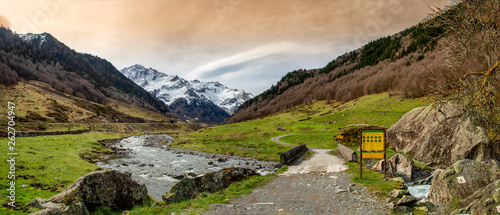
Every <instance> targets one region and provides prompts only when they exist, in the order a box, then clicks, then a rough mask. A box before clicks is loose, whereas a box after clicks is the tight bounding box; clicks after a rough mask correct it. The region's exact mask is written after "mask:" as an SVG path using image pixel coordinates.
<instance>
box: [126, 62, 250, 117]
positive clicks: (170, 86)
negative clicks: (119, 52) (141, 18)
mask: <svg viewBox="0 0 500 215" xmlns="http://www.w3.org/2000/svg"><path fill="white" fill-rule="evenodd" d="M121 73H122V74H124V75H125V76H126V77H127V78H129V79H130V80H132V81H134V82H135V83H136V84H138V85H139V86H141V87H142V88H144V89H145V90H146V91H148V92H149V93H151V94H152V95H154V96H155V97H157V98H159V99H160V100H161V101H163V102H164V103H165V104H167V105H169V107H170V109H171V110H173V111H174V112H176V113H177V114H178V115H180V116H185V117H186V118H191V119H198V120H199V121H201V122H206V123H217V124H218V123H220V122H222V121H223V120H225V119H226V118H227V117H229V116H230V115H231V114H233V113H234V112H235V111H236V110H237V108H238V107H239V106H240V105H241V104H243V103H244V102H245V101H247V100H248V99H250V98H253V95H252V94H249V93H246V92H245V91H240V90H236V89H229V88H228V87H226V86H224V85H222V84H220V83H218V82H201V81H198V80H193V81H187V80H185V79H183V78H181V77H179V76H174V75H167V74H165V73H161V72H158V71H157V70H155V69H152V68H146V67H144V66H142V65H133V66H130V67H128V68H124V69H122V70H121Z"/></svg>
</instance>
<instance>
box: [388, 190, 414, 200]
mask: <svg viewBox="0 0 500 215" xmlns="http://www.w3.org/2000/svg"><path fill="white" fill-rule="evenodd" d="M404 195H410V192H409V191H408V190H392V191H391V192H389V196H390V197H392V198H395V199H397V198H401V197H403V196H404Z"/></svg>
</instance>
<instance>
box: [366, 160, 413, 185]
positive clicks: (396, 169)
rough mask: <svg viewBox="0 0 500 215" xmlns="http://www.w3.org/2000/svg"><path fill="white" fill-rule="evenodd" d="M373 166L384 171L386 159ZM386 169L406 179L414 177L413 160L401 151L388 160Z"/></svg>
mask: <svg viewBox="0 0 500 215" xmlns="http://www.w3.org/2000/svg"><path fill="white" fill-rule="evenodd" d="M373 168H374V169H376V170H379V171H384V160H381V161H379V162H377V164H375V166H373ZM386 169H387V172H388V173H390V174H393V175H397V176H401V177H403V179H405V181H409V180H412V179H413V161H412V160H411V159H409V158H407V157H405V156H404V155H403V154H401V153H396V154H394V155H393V156H392V157H391V158H390V159H388V160H387V164H386Z"/></svg>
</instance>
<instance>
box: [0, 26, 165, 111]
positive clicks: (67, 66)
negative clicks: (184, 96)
mask: <svg viewBox="0 0 500 215" xmlns="http://www.w3.org/2000/svg"><path fill="white" fill-rule="evenodd" d="M0 76H1V77H2V79H1V80H0V84H2V85H5V86H10V85H13V84H16V83H17V82H19V81H30V80H35V81H40V82H43V83H46V84H48V85H49V86H50V87H52V88H53V89H55V90H57V91H60V92H63V93H66V94H71V95H73V96H76V97H79V98H82V99H86V100H89V101H92V102H97V103H99V104H103V105H105V104H107V103H108V99H107V98H112V99H116V100H118V101H122V102H125V103H128V104H132V105H135V106H138V107H143V108H146V109H148V110H153V111H156V112H159V113H162V114H167V113H168V112H169V111H168V108H167V106H166V105H165V104H163V103H162V102H161V101H159V100H158V99H157V98H155V97H153V96H152V95H150V94H149V93H148V92H146V91H145V90H144V89H142V88H141V87H139V86H138V85H136V84H135V83H134V82H132V81H131V80H129V79H128V78H126V77H125V76H124V75H122V74H121V73H120V72H119V71H118V70H117V69H116V68H115V67H114V66H113V65H112V64H111V63H109V62H108V61H106V60H104V59H101V58H99V57H97V56H93V55H90V54H82V53H78V52H76V51H74V50H72V49H70V48H69V47H68V46H66V45H64V44H63V43H61V42H59V41H58V40H57V39H56V38H54V37H53V36H52V35H50V34H48V33H44V34H37V35H33V34H27V35H17V34H14V33H13V32H12V31H11V30H9V29H6V28H4V27H2V28H0Z"/></svg>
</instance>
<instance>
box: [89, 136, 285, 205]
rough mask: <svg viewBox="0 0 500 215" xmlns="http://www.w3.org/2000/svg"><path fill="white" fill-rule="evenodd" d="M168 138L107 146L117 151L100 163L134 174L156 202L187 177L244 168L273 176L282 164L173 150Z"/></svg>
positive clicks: (141, 138) (139, 138)
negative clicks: (232, 168) (224, 169)
mask: <svg viewBox="0 0 500 215" xmlns="http://www.w3.org/2000/svg"><path fill="white" fill-rule="evenodd" d="M172 140H173V138H172V137H170V136H168V135H142V136H133V137H129V138H125V139H122V140H120V141H116V142H112V143H108V144H107V147H108V148H110V149H113V151H115V153H114V154H112V155H106V156H105V157H104V159H102V160H101V161H100V162H98V163H97V165H99V166H100V167H102V168H105V169H114V170H118V171H120V172H129V173H132V178H133V179H134V180H136V181H138V182H139V183H140V184H145V185H146V187H147V189H148V193H149V195H151V196H153V197H154V198H155V199H157V200H161V196H162V195H163V194H164V193H165V192H167V191H168V190H170V188H172V186H174V185H175V184H176V183H177V182H179V181H180V180H181V179H182V178H184V177H196V176H200V175H203V174H206V173H208V172H215V171H219V170H221V169H223V168H229V167H243V168H249V169H252V170H255V171H256V172H257V173H260V174H264V175H265V174H269V173H274V172H275V171H276V170H277V169H278V168H279V163H277V162H269V161H260V160H256V159H253V158H245V157H239V156H228V155H221V154H214V153H206V152H199V151H193V150H188V149H178V148H170V147H168V145H169V144H170V142H171V141H172Z"/></svg>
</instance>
